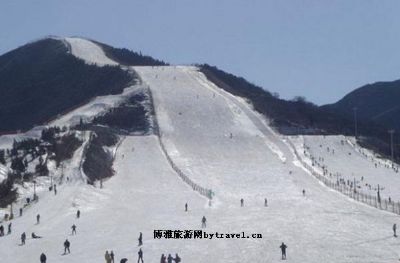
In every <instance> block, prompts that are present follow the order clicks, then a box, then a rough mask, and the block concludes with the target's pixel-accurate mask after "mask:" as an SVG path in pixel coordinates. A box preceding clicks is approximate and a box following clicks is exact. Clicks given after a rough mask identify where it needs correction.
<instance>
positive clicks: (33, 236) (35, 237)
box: [31, 232, 42, 239]
mask: <svg viewBox="0 0 400 263" xmlns="http://www.w3.org/2000/svg"><path fill="white" fill-rule="evenodd" d="M31 236H32V239H37V238H42V237H41V236H37V235H36V234H35V232H32V234H31Z"/></svg>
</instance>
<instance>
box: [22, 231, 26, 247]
mask: <svg viewBox="0 0 400 263" xmlns="http://www.w3.org/2000/svg"><path fill="white" fill-rule="evenodd" d="M25 240H26V234H25V232H24V233H22V235H21V245H25Z"/></svg>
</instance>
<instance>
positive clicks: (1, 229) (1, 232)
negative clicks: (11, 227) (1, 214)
mask: <svg viewBox="0 0 400 263" xmlns="http://www.w3.org/2000/svg"><path fill="white" fill-rule="evenodd" d="M2 236H4V226H3V225H1V226H0V237H2Z"/></svg>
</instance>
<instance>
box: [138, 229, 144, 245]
mask: <svg viewBox="0 0 400 263" xmlns="http://www.w3.org/2000/svg"><path fill="white" fill-rule="evenodd" d="M138 241H139V245H138V246H139V247H140V246H141V245H143V234H142V232H140V234H139V238H138Z"/></svg>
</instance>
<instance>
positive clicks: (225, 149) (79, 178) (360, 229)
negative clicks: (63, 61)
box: [0, 38, 400, 263]
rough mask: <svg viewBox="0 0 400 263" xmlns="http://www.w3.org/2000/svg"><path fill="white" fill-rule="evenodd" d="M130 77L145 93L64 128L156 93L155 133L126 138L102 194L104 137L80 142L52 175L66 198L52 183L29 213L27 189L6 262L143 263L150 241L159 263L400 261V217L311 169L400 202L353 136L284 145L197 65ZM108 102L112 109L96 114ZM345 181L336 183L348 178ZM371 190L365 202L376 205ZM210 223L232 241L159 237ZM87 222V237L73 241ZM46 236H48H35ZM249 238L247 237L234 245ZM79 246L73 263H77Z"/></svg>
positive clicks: (83, 55) (145, 70)
mask: <svg viewBox="0 0 400 263" xmlns="http://www.w3.org/2000/svg"><path fill="white" fill-rule="evenodd" d="M65 41H67V43H68V44H69V45H70V46H71V49H70V50H71V52H72V55H74V56H76V57H78V58H80V59H83V60H84V61H85V63H86V64H95V65H98V66H100V67H103V66H104V65H115V64H116V63H117V62H116V61H113V60H111V59H110V58H109V57H107V56H106V54H105V53H104V52H102V49H101V48H99V45H98V44H96V43H95V42H92V41H89V40H86V39H79V38H73V39H70V38H67V39H65ZM123 70H126V71H132V72H135V73H136V74H137V76H138V79H139V82H138V83H137V85H134V86H132V87H131V89H128V90H127V89H125V92H124V94H123V95H117V96H114V97H111V96H105V97H102V101H103V102H104V101H109V102H110V103H109V104H107V103H103V104H101V103H100V102H99V103H93V102H91V104H87V105H83V106H82V107H81V108H77V109H75V110H74V111H72V112H70V113H69V114H68V115H65V116H60V118H58V119H57V120H56V121H55V122H57V125H66V126H69V125H70V124H71V122H70V121H71V120H79V119H80V118H81V116H88V119H91V118H93V117H95V116H96V115H98V114H102V113H103V112H104V111H107V110H108V109H110V108H112V107H115V105H118V103H117V101H119V99H121V100H124V99H123V96H127V97H129V96H128V95H129V94H130V93H129V92H130V91H132V93H134V90H136V89H146V90H149V91H150V93H149V94H150V95H151V98H150V100H151V102H152V107H153V108H154V109H153V110H154V113H153V114H154V121H155V122H156V123H155V125H154V126H155V129H154V132H153V133H146V134H145V135H142V136H136V135H132V134H130V133H128V134H125V135H124V136H121V137H120V140H119V143H118V144H117V145H115V146H114V147H112V149H111V150H112V151H113V152H114V157H115V159H114V162H113V168H114V170H115V175H114V176H112V177H111V178H109V179H106V180H103V181H102V186H103V187H102V188H100V187H99V184H98V183H97V184H95V186H92V185H88V184H86V183H85V174H84V173H83V172H82V170H81V169H80V168H81V165H80V164H81V162H82V160H83V159H84V158H85V157H84V153H85V145H86V143H89V142H90V140H91V139H92V137H93V136H91V135H90V132H85V131H80V132H79V133H77V134H78V135H77V136H80V138H81V139H82V141H83V144H82V145H81V146H80V147H79V148H78V149H77V150H76V151H75V153H74V155H73V156H72V157H71V158H70V159H69V160H68V161H66V162H65V169H64V170H63V171H62V173H63V175H64V176H61V171H60V169H56V168H55V167H49V170H50V176H51V178H52V180H54V182H56V184H57V190H58V191H57V194H56V195H55V194H54V193H53V191H49V190H48V187H49V186H50V177H48V178H47V177H45V178H39V179H38V181H37V184H36V189H35V190H36V192H37V194H38V196H39V201H38V202H37V203H36V202H35V203H33V204H30V205H27V206H26V207H24V204H25V202H26V201H25V197H31V196H32V194H33V192H32V191H33V187H32V184H31V183H27V184H25V185H24V186H20V188H21V191H20V196H19V199H18V201H17V202H16V203H14V205H13V209H14V214H15V215H16V217H15V219H13V220H12V226H13V228H12V233H11V234H10V235H6V236H4V237H0V255H1V259H2V261H4V262H35V261H39V256H40V254H41V253H42V252H44V253H45V254H46V255H47V258H48V261H47V262H60V263H62V262H72V263H74V262H88V263H90V262H101V261H104V253H105V251H106V250H108V251H110V250H113V251H114V253H115V255H116V262H118V261H119V260H120V259H121V258H123V257H126V258H128V262H134V261H137V252H138V250H139V247H138V246H137V245H138V242H137V238H138V236H139V233H140V232H142V233H143V243H144V244H143V246H142V247H141V249H142V251H143V254H144V261H145V262H159V261H160V257H161V254H165V255H168V254H169V253H170V254H172V255H173V256H175V253H178V254H179V255H180V257H181V258H182V262H246V261H248V262H279V261H281V255H280V248H279V246H280V244H281V243H282V242H285V244H287V246H288V248H287V261H290V262H311V263H313V262H315V263H317V262H318V263H319V262H395V261H398V260H399V258H400V255H399V250H398V247H399V245H400V241H398V239H396V238H394V237H393V232H392V225H393V224H394V223H399V217H398V215H397V214H396V213H393V211H392V212H390V211H389V212H388V211H383V210H380V209H377V208H375V207H372V206H370V205H366V204H364V203H362V202H357V201H355V200H353V199H351V198H349V197H348V196H346V195H344V194H342V193H340V192H339V191H337V190H334V189H333V188H330V187H328V186H327V185H326V184H324V183H322V181H320V180H319V179H318V178H327V179H329V180H330V178H332V176H330V175H329V173H328V174H325V175H324V172H323V171H322V169H321V168H319V167H318V166H317V165H315V169H313V168H312V167H311V169H313V170H311V169H310V167H309V166H312V162H313V160H314V161H315V160H318V162H323V163H324V164H326V165H327V167H328V170H329V171H330V172H331V173H335V176H336V174H337V173H340V178H341V179H343V180H347V179H351V178H352V177H355V178H357V180H358V181H360V180H361V179H360V177H361V176H364V179H363V183H368V184H371V185H373V186H376V185H377V184H381V185H384V187H385V190H383V191H382V198H387V197H388V196H389V195H391V197H392V200H393V202H395V203H396V204H398V198H399V196H398V195H397V192H396V189H398V187H399V186H400V185H399V183H400V182H399V181H398V180H397V177H398V173H396V172H395V168H387V166H388V164H389V162H387V161H384V160H380V159H378V158H376V157H375V156H373V155H372V154H371V153H370V152H367V151H364V150H363V149H360V148H359V147H358V146H357V147H356V146H354V145H353V144H352V140H351V138H343V137H341V136H332V137H329V138H324V137H322V136H320V137H314V136H307V137H297V136H294V137H288V136H283V135H280V134H278V133H276V132H275V131H274V130H273V129H272V128H271V126H270V124H269V120H268V119H266V118H265V117H264V116H262V115H261V114H259V113H258V112H256V111H255V110H254V109H253V107H252V105H251V104H249V103H248V102H247V101H246V100H244V99H243V98H240V97H237V96H234V95H232V94H230V93H228V92H226V91H225V90H222V89H220V88H219V87H218V86H216V85H215V84H214V83H213V82H211V81H209V80H208V79H207V77H206V76H205V75H204V74H203V73H201V72H200V71H199V69H198V68H197V67H194V66H126V65H125V66H124V67H123ZM111 98H112V99H111ZM96 104H97V105H98V104H101V105H108V106H107V107H108V108H107V107H106V106H105V107H99V108H100V109H103V110H99V111H96V110H93V108H95V107H94V105H96ZM89 116H90V118H89ZM1 140H2V138H1V137H0V141H1ZM342 141H344V142H343V144H342ZM354 147H356V148H354ZM327 148H329V152H328V151H327ZM332 150H333V151H334V152H335V153H334V154H332V153H331V152H332ZM349 152H351V154H349ZM321 158H323V159H324V161H319V160H322V159H321ZM375 163H379V167H377V168H375V165H374V164H375ZM307 164H310V165H307ZM385 165H386V166H385ZM390 165H392V164H391V163H390ZM313 167H314V166H313ZM324 168H325V167H324ZM375 169H376V170H375ZM385 169H386V170H385ZM377 171H379V175H377ZM316 175H318V176H316ZM380 175H382V176H380ZM335 176H334V177H333V179H332V180H335V179H339V175H337V176H336V177H335ZM66 178H68V179H66ZM364 180H365V181H364ZM358 184H359V185H361V183H358ZM303 190H304V192H303ZM362 190H364V189H360V190H358V189H357V191H362ZM209 191H211V192H209ZM368 191H370V190H369V189H368ZM371 191H372V192H365V194H367V193H370V194H374V192H373V190H371ZM210 193H211V196H212V198H211V199H210V198H209V196H210ZM242 198H243V201H244V206H243V207H241V205H240V200H241V199H242ZM265 199H267V201H268V204H267V206H266V205H265ZM185 203H187V204H188V211H187V212H185V210H184V206H185ZM21 207H24V208H23V215H22V216H21V217H20V216H19V215H18V210H19V208H21ZM393 207H395V206H393ZM77 210H80V212H81V216H80V218H79V219H77V218H76V216H75V214H76V212H77ZM7 211H8V210H4V211H2V212H3V213H6V212H7ZM37 214H40V216H41V219H40V224H37V223H36V215H37ZM203 216H205V217H206V218H207V227H206V228H205V229H203V230H204V231H206V232H207V233H209V234H211V233H212V234H215V233H216V232H218V233H219V234H224V235H223V237H224V238H216V237H215V235H214V236H213V238H211V237H209V238H202V239H198V238H197V239H164V238H161V239H158V238H154V231H156V230H172V231H174V230H181V231H185V230H198V229H201V220H202V217H203ZM8 223H9V222H3V223H2V224H3V225H4V226H7V224H8ZM73 224H75V225H76V226H77V234H76V235H71V226H72V225H73ZM22 232H26V233H27V235H28V239H27V240H26V244H25V245H23V246H21V245H19V244H20V235H21V233H22ZM32 232H35V233H36V234H37V235H40V236H43V238H41V239H31V238H29V237H30V234H31V233H32ZM242 232H244V236H245V238H227V236H226V235H225V234H234V233H239V234H240V235H242V234H241V233H242ZM177 233H178V232H177ZM253 234H261V235H262V238H253V237H252V235H253ZM247 236H249V238H247ZM229 237H232V236H230V235H229ZM67 238H68V240H69V241H70V242H71V253H70V254H67V255H63V251H64V248H63V242H64V240H65V239H67ZM117 260H118V261H117Z"/></svg>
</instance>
